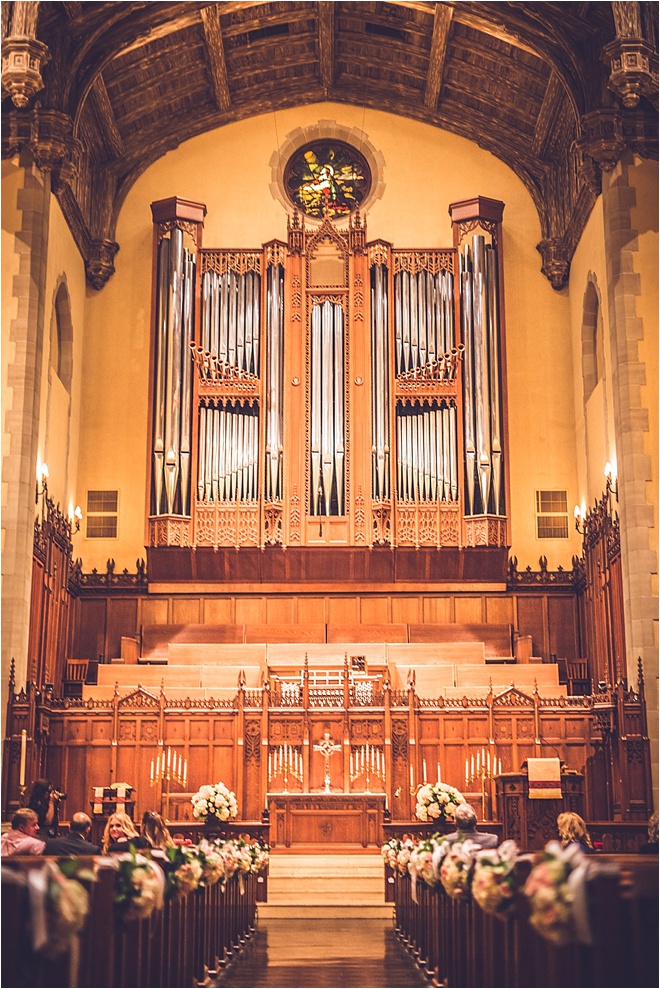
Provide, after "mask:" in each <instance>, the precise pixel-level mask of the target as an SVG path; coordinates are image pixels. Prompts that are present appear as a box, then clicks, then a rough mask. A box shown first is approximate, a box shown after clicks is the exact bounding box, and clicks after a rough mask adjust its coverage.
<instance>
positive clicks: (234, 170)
mask: <svg viewBox="0 0 660 989" xmlns="http://www.w3.org/2000/svg"><path fill="white" fill-rule="evenodd" d="M319 120H329V121H336V122H337V124H339V125H343V126H347V127H358V128H361V129H363V131H364V133H365V135H366V137H367V138H368V140H369V142H370V143H371V144H372V145H373V146H374V147H375V148H376V150H377V151H379V152H381V153H382V155H383V158H384V175H383V178H384V181H385V190H384V193H383V196H382V198H381V199H379V200H378V201H376V202H375V203H374V204H373V206H372V207H371V208H370V210H369V213H368V217H367V223H368V230H367V234H368V238H369V239H377V238H384V239H386V240H389V241H392V242H393V243H394V244H395V246H397V247H446V246H451V243H452V238H451V224H450V219H449V214H448V206H449V204H450V203H451V202H454V201H460V200H462V199H466V198H470V197H473V196H476V195H481V196H486V197H490V198H493V199H500V200H502V201H503V202H504V203H505V211H504V242H503V250H504V258H505V299H506V302H505V305H506V327H507V330H506V332H507V374H508V396H509V399H508V404H509V439H510V443H509V450H508V451H507V454H508V459H509V465H510V478H511V506H510V515H511V517H512V519H513V521H512V526H511V535H512V552H513V553H515V555H516V556H517V557H518V560H519V563H520V564H521V565H523V566H526V565H527V564H528V563H530V564H532V566H536V565H537V561H538V558H539V556H540V555H541V554H544V555H546V556H547V558H548V562H549V565H550V567H555V566H557V565H558V564H562V565H563V566H570V561H571V556H572V554H573V553H574V552H576V550H577V547H578V544H577V542H576V541H575V539H574V538H573V535H571V538H570V539H569V540H562V541H551V540H541V541H538V540H536V537H535V515H534V511H535V504H534V492H535V490H536V489H537V488H566V489H568V490H569V492H570V491H574V490H575V489H576V486H577V482H576V454H575V414H574V396H573V389H572V379H571V375H570V373H569V372H568V370H567V369H568V368H569V367H570V360H571V317H570V307H569V302H568V293H567V292H565V291H564V292H555V291H554V290H553V289H552V288H551V286H550V284H549V282H548V281H547V280H546V279H545V278H544V277H543V275H542V274H541V272H540V265H541V258H540V255H539V254H538V252H537V251H536V249H535V248H536V244H537V243H538V241H539V240H540V239H541V233H540V228H539V221H538V217H537V214H536V210H535V209H534V206H533V203H532V200H531V198H530V196H529V194H528V193H527V191H526V189H525V188H524V186H523V185H522V183H521V182H520V180H519V179H518V178H517V177H516V176H515V175H514V174H513V173H512V172H511V171H510V170H509V169H508V168H507V167H506V166H505V165H504V164H503V163H502V162H501V161H499V159H496V158H494V157H493V156H492V155H490V154H489V153H487V152H485V151H483V150H481V149H479V148H478V147H477V146H476V145H474V144H472V143H470V142H469V141H466V140H464V139H463V138H459V137H457V136H455V135H452V134H448V133H445V132H443V131H440V130H438V129H436V128H433V127H430V126H427V125H425V124H420V123H417V122H414V121H411V120H406V119H403V118H401V117H395V116H392V115H390V114H387V113H383V112H379V111H375V110H366V111H364V110H363V109H362V108H359V107H350V106H343V105H337V104H328V103H325V104H317V105H313V106H307V107H301V108H296V109H291V110H287V111H280V112H278V113H277V115H274V114H269V115H264V116H261V117H255V118H252V119H249V120H246V121H242V122H240V123H236V124H230V125H228V126H226V127H224V128H221V129H219V130H216V131H213V132H211V133H208V134H204V135H202V136H200V137H197V138H194V139H192V140H190V141H187V142H185V143H184V144H182V145H181V146H180V147H179V148H177V149H176V150H175V151H172V152H169V153H168V154H167V155H165V156H164V157H163V158H161V159H159V161H157V162H155V163H154V164H153V165H152V166H151V167H150V168H149V169H147V171H146V172H145V173H144V174H143V175H142V176H140V178H139V179H138V180H137V182H136V184H135V185H134V186H133V188H132V189H131V191H130V192H129V194H128V196H127V199H126V202H125V204H124V206H123V208H122V210H121V213H120V216H119V221H118V225H117V231H116V239H117V241H118V242H119V244H120V251H119V254H118V255H117V257H116V261H115V266H116V274H115V275H114V276H113V277H112V278H111V279H110V281H109V282H108V284H107V285H106V286H105V288H104V289H103V290H102V291H100V292H98V293H97V292H93V291H90V293H89V297H88V301H87V308H86V331H87V332H86V349H85V380H84V383H83V396H82V404H83V415H82V420H81V450H80V460H79V481H80V484H79V489H80V490H83V489H88V488H93V487H101V488H113V489H115V488H116V489H118V490H119V492H120V528H119V537H118V539H117V540H116V541H114V542H109V541H106V540H94V541H84V542H83V544H82V547H81V555H82V556H83V563H84V568H85V569H86V570H90V569H91V568H92V567H94V566H95V567H99V568H104V567H105V561H106V560H107V559H108V557H109V556H112V557H113V558H114V559H115V561H116V565H117V567H118V568H120V569H121V568H123V567H128V568H129V569H134V566H135V559H136V557H137V556H139V555H143V553H144V515H145V470H146V464H147V456H148V452H147V444H148V435H149V424H148V408H147V405H148V387H149V347H150V338H151V327H150V325H149V320H150V304H151V253H152V239H151V238H152V223H151V213H150V209H149V205H150V203H151V202H152V201H154V200H157V199H165V198H168V197H170V196H175V195H176V196H180V197H182V198H186V199H192V200H196V201H199V202H203V203H205V204H206V206H207V208H208V214H207V219H206V224H205V230H204V244H205V245H206V246H209V247H258V246H260V245H261V244H262V243H263V242H265V241H268V240H271V239H273V238H279V239H285V237H286V215H285V212H284V209H283V207H282V205H281V204H280V203H279V202H278V201H277V200H276V199H275V198H274V197H273V196H272V194H271V191H270V183H271V178H272V177H271V166H270V161H271V157H272V155H273V153H274V152H275V151H276V150H277V149H278V147H279V146H280V145H281V144H282V143H283V141H284V139H285V137H286V135H287V134H289V133H290V132H291V131H293V130H295V129H296V128H305V127H308V126H311V125H313V124H315V123H317V122H318V121H319ZM570 497H572V495H571V494H570V493H569V498H570Z"/></svg>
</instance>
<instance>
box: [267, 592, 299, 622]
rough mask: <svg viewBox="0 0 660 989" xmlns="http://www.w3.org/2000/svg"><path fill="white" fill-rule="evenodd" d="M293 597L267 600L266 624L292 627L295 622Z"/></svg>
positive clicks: (269, 598)
mask: <svg viewBox="0 0 660 989" xmlns="http://www.w3.org/2000/svg"><path fill="white" fill-rule="evenodd" d="M295 620H296V619H295V599H294V598H293V597H279V596H278V597H268V598H266V622H267V623H269V624H271V623H272V624H273V625H292V624H293V623H294V622H295Z"/></svg>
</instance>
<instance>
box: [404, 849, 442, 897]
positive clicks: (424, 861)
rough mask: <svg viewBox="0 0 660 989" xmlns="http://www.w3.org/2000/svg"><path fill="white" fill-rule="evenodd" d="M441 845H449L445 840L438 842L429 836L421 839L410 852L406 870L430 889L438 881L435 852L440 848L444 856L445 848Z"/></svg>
mask: <svg viewBox="0 0 660 989" xmlns="http://www.w3.org/2000/svg"><path fill="white" fill-rule="evenodd" d="M442 846H446V848H448V847H449V845H448V843H447V842H446V841H440V842H438V841H437V840H436V839H435V838H429V839H428V840H426V841H421V842H420V843H419V844H418V845H416V846H415V847H414V848H413V850H412V852H411V853H410V863H409V865H408V871H409V872H410V874H411V876H413V875H414V877H415V879H417V878H419V879H422V880H423V881H424V882H425V883H426V885H427V886H429V887H430V888H431V889H435V887H436V886H437V885H438V883H439V881H440V876H439V873H438V869H437V862H438V854H437V853H438V849H440V848H442V857H443V858H444V855H445V854H446V848H443V847H442Z"/></svg>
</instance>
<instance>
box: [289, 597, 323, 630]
mask: <svg viewBox="0 0 660 989" xmlns="http://www.w3.org/2000/svg"><path fill="white" fill-rule="evenodd" d="M295 620H296V621H297V622H298V624H299V625H305V624H307V623H309V624H312V625H325V624H326V608H325V598H323V597H306V596H304V595H301V596H300V597H298V598H297V599H296V617H295Z"/></svg>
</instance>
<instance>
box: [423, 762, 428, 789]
mask: <svg viewBox="0 0 660 989" xmlns="http://www.w3.org/2000/svg"><path fill="white" fill-rule="evenodd" d="M422 776H423V782H424V783H427V782H428V776H427V775H426V759H422Z"/></svg>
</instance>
